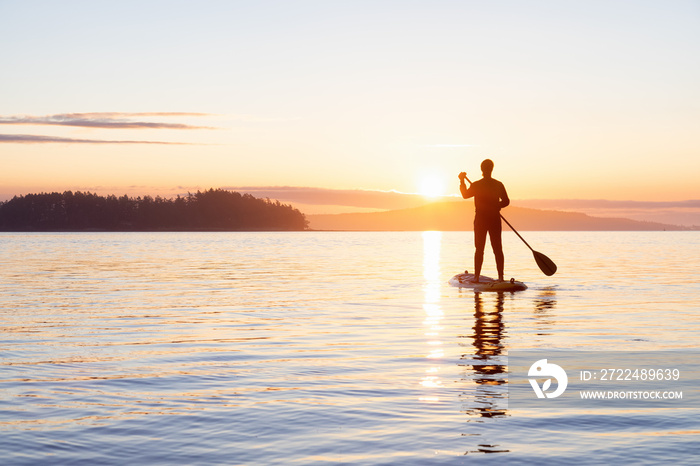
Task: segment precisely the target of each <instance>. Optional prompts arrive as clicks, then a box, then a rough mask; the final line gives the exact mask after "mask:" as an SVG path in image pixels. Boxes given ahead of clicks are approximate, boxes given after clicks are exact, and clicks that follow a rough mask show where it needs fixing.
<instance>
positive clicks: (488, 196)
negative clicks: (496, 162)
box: [459, 159, 510, 283]
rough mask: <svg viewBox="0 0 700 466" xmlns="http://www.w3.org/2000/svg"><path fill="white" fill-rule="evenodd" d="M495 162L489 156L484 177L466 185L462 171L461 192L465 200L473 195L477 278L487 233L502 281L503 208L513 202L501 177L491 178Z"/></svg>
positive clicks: (482, 260) (482, 165)
mask: <svg viewBox="0 0 700 466" xmlns="http://www.w3.org/2000/svg"><path fill="white" fill-rule="evenodd" d="M492 172H493V161H491V160H490V159H486V160H484V161H483V162H481V173H482V175H483V178H481V179H480V180H478V181H475V182H474V183H471V185H470V186H469V187H468V188H467V186H466V184H464V180H465V179H466V178H467V173H466V172H462V173H460V174H459V191H460V192H461V193H462V197H463V198H464V199H469V198H470V197H473V198H474V205H475V207H476V214H475V215H474V246H475V247H476V250H475V251H474V281H475V282H476V283H478V282H479V275H481V265H482V264H483V263H484V248H485V246H486V234H487V233H488V235H489V239H490V240H491V249H493V255H494V256H496V269H497V270H498V280H499V281H503V268H504V263H505V260H504V257H503V245H502V243H501V209H502V208H504V207H507V206H508V204H510V199H508V193H506V187H505V186H503V183H501V182H500V181H498V180H495V179H493V178H491V173H492Z"/></svg>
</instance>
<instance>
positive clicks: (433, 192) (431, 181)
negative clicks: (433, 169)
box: [419, 175, 445, 198]
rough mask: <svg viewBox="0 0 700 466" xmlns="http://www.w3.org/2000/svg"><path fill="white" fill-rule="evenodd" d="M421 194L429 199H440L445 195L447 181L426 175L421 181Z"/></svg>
mask: <svg viewBox="0 0 700 466" xmlns="http://www.w3.org/2000/svg"><path fill="white" fill-rule="evenodd" d="M419 193H420V194H422V195H423V196H425V197H429V198H436V197H440V196H442V195H444V194H445V181H444V180H443V179H442V178H441V177H439V176H436V175H426V176H424V177H423V178H422V179H421V181H420V189H419Z"/></svg>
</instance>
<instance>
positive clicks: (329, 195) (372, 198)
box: [225, 186, 429, 209]
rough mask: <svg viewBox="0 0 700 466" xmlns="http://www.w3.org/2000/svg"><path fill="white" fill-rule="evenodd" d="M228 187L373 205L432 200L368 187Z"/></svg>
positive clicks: (292, 198) (309, 200)
mask: <svg viewBox="0 0 700 466" xmlns="http://www.w3.org/2000/svg"><path fill="white" fill-rule="evenodd" d="M225 189H230V190H232V191H238V192H241V193H248V194H252V195H253V196H256V197H269V198H271V199H278V200H280V201H285V202H297V203H301V204H313V205H332V206H349V207H362V208H373V209H406V208H409V207H416V206H419V205H423V204H426V203H427V202H429V201H428V200H426V199H425V197H423V196H421V195H420V194H406V193H401V192H398V191H379V190H369V189H327V188H311V187H294V186H230V187H226V188H225Z"/></svg>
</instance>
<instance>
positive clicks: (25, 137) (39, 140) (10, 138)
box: [0, 134, 189, 145]
mask: <svg viewBox="0 0 700 466" xmlns="http://www.w3.org/2000/svg"><path fill="white" fill-rule="evenodd" d="M0 143H15V144H46V143H68V144H171V145H189V143H187V142H164V141H109V140H104V139H74V138H61V137H56V136H37V135H33V134H0Z"/></svg>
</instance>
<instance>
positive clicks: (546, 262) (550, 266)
mask: <svg viewBox="0 0 700 466" xmlns="http://www.w3.org/2000/svg"><path fill="white" fill-rule="evenodd" d="M464 179H465V180H467V181H469V184H472V182H471V180H470V179H469V178H467V177H466V175H465V177H464ZM499 215H501V219H503V221H504V222H506V225H508V226H509V227H510V229H511V230H513V232H514V233H515V234H516V235H518V238H520V239H521V240H523V243H525V246H527V247H528V248H530V251H532V255H533V256H534V258H535V262H537V266H538V267H539V268H540V270H541V271H542V273H543V274H545V275H547V276H548V277H549V276H551V275H554V273H555V272H556V271H557V264H555V263H554V262H552V259H550V258H549V257H547V256H545V255H544V254H542V253H541V252H538V251H535V250H534V249H532V246H530V245H529V244H527V241H525V238H523V237H522V236H520V233H518V231H517V230H516V229H515V228H513V225H511V224H510V222H509V221H508V220H506V218H505V217H504V216H503V215H502V214H499Z"/></svg>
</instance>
